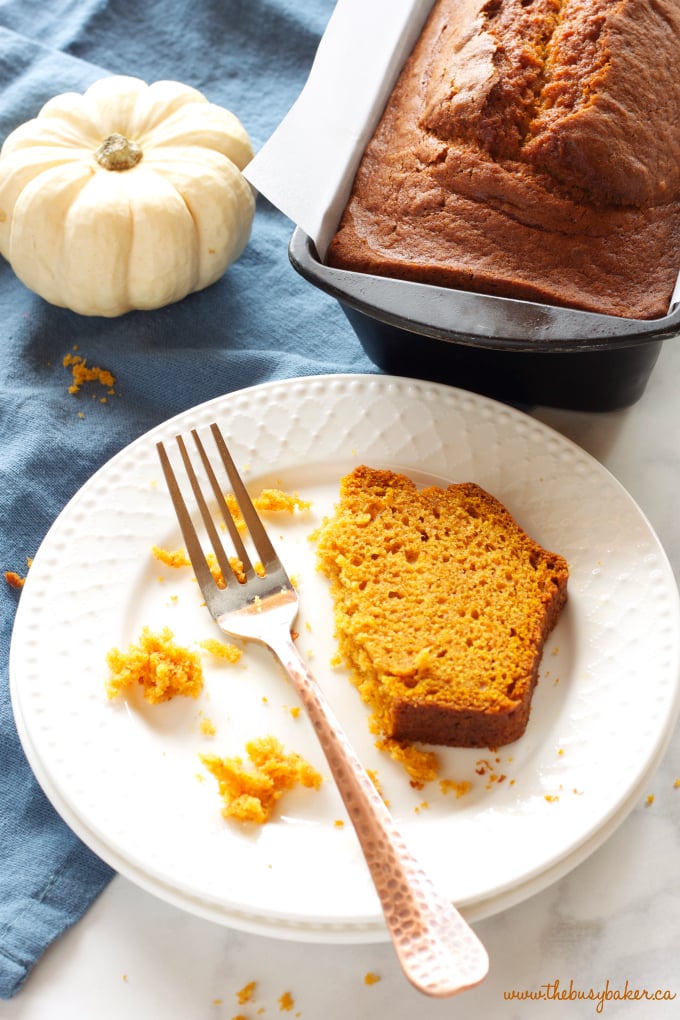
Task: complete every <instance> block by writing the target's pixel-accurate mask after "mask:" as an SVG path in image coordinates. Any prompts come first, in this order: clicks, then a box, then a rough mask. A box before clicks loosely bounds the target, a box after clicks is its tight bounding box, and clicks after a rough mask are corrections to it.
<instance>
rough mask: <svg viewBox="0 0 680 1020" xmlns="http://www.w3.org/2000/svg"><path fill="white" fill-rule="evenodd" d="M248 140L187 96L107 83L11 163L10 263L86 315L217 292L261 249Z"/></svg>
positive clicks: (201, 99) (41, 129)
mask: <svg viewBox="0 0 680 1020" xmlns="http://www.w3.org/2000/svg"><path fill="white" fill-rule="evenodd" d="M251 157H252V149H251V145H250V141H249V138H248V135H247V133H246V131H245V129H244V128H243V126H242V125H241V123H240V121H239V120H238V119H237V118H236V117H235V116H234V115H233V114H232V113H230V112H229V111H228V110H225V109H223V108H222V107H219V106H216V105H215V104H213V103H209V102H208V101H207V99H206V98H205V96H203V95H202V94H201V93H200V92H198V91H197V90H196V89H193V88H191V87H189V86H187V85H182V84H180V83H179V82H173V81H159V82H155V83H154V84H153V85H147V84H146V83H145V82H143V81H140V80H139V79H138V78H131V77H126V76H114V77H108V78H102V79H101V80H99V81H97V82H96V83H95V84H94V85H92V86H91V87H90V88H89V89H87V91H86V92H85V93H84V94H83V95H80V94H77V93H75V92H67V93H65V94H63V95H60V96H56V97H55V98H54V99H51V100H50V101H49V102H48V103H47V104H46V105H45V106H44V107H43V108H42V110H41V111H40V113H39V114H38V116H37V117H36V118H34V119H33V120H30V121H28V122H26V123H25V124H22V125H21V126H20V127H18V128H17V129H16V130H15V131H13V132H12V133H11V134H10V135H9V136H8V138H7V139H6V140H5V143H4V145H3V146H2V150H1V151H0V253H2V255H4V256H5V258H6V259H7V260H8V261H9V263H10V265H11V266H12V268H13V270H14V272H15V273H16V274H17V276H18V277H19V279H21V280H22V281H23V282H24V283H25V284H26V286H27V287H29V288H30V289H31V290H33V291H35V292H36V293H38V294H40V296H41V297H43V298H44V299H45V300H46V301H49V302H51V303H52V304H55V305H59V306H61V307H64V308H70V309H71V310H73V311H75V312H79V313H80V314H82V315H103V316H115V315H121V314H122V313H124V312H127V311H130V310H132V309H149V308H160V307H163V306H164V305H167V304H170V303H171V302H174V301H179V300H180V299H181V298H183V297H185V296H186V295H187V294H190V293H192V292H194V291H197V290H201V289H202V288H204V287H207V286H208V285H209V284H211V283H214V282H215V281H216V280H218V279H219V278H220V277H221V276H222V274H223V273H224V272H225V270H226V269H227V267H228V266H229V265H230V263H231V262H233V261H234V260H235V259H237V258H238V257H239V255H240V254H241V253H242V251H243V249H244V247H245V246H246V244H247V242H248V238H249V236H250V229H251V225H252V220H253V216H254V212H255V197H254V193H253V190H252V188H251V186H250V185H249V184H248V182H247V181H246V180H245V178H244V177H243V175H242V174H241V170H242V169H243V167H244V166H245V165H246V163H248V162H249V160H250V159H251Z"/></svg>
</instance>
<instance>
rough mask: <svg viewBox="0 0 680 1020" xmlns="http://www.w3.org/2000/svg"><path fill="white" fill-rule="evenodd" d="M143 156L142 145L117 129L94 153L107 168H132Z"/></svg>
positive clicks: (101, 164) (100, 163)
mask: <svg viewBox="0 0 680 1020" xmlns="http://www.w3.org/2000/svg"><path fill="white" fill-rule="evenodd" d="M142 156H143V153H142V149H141V146H139V145H137V142H133V141H132V140H131V139H130V138H126V137H125V135H120V134H118V132H117V131H114V133H113V134H111V135H109V136H108V138H105V139H104V141H103V142H102V144H101V145H100V146H99V148H98V149H97V151H96V152H95V154H94V158H95V159H96V160H97V162H98V163H99V165H100V166H103V167H104V169H105V170H131V169H132V167H133V166H137V164H138V163H139V161H140V159H141V158H142Z"/></svg>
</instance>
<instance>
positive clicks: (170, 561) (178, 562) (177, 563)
mask: <svg viewBox="0 0 680 1020" xmlns="http://www.w3.org/2000/svg"><path fill="white" fill-rule="evenodd" d="M151 552H152V553H153V555H154V556H155V557H156V559H157V560H160V562H161V563H164V564H165V565H166V567H190V566H191V560H190V559H189V557H188V556H187V554H186V552H185V551H184V549H175V550H174V551H172V550H169V549H161V548H160V547H159V546H157V545H153V546H151Z"/></svg>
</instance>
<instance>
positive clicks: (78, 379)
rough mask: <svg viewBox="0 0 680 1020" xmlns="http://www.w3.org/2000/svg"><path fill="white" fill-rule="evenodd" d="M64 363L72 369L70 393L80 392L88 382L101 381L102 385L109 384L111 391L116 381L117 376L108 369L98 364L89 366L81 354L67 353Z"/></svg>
mask: <svg viewBox="0 0 680 1020" xmlns="http://www.w3.org/2000/svg"><path fill="white" fill-rule="evenodd" d="M63 365H64V367H65V368H70V369H71V374H72V376H73V382H72V383H71V385H70V386H69V388H68V391H69V393H74V394H75V393H78V392H79V390H80V387H81V386H82V385H83V384H84V383H87V382H98V383H101V385H102V386H107V387H108V388H109V392H111V391H112V388H113V386H114V385H115V383H116V377H115V376H114V375H113V374H112V373H111V372H109V371H108V369H105V368H99V367H98V366H96V365H95V366H89V365H88V364H87V362H86V360H85V358H83V357H81V355H79V354H66V355H65V356H64V360H63ZM103 402H105V400H104V401H103Z"/></svg>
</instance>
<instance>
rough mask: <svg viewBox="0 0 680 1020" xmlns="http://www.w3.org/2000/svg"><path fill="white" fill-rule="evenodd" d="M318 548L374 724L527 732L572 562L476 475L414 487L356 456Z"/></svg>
mask: <svg viewBox="0 0 680 1020" xmlns="http://www.w3.org/2000/svg"><path fill="white" fill-rule="evenodd" d="M318 559H319V566H320V569H321V570H322V572H323V573H325V574H326V576H327V577H328V578H329V579H330V582H331V594H332V597H333V601H334V607H335V627H336V637H337V640H338V643H339V648H340V651H341V653H342V655H343V657H344V659H345V661H346V662H347V664H348V666H349V668H350V669H351V670H352V678H353V681H354V683H355V684H356V686H357V687H358V689H359V691H360V693H361V697H362V698H363V700H364V701H365V702H366V703H368V705H370V706H371V709H372V718H371V728H372V730H373V731H374V732H375V733H378V734H380V735H381V736H382V737H383V738H387V739H388V740H394V741H400V742H401V741H403V742H411V741H422V742H425V743H429V744H445V745H449V746H459V747H492V748H494V747H499V746H500V745H502V744H508V743H510V742H511V741H513V740H516V739H517V738H518V737H520V736H521V735H522V734H523V733H524V730H525V728H526V725H527V722H528V719H529V712H530V708H531V698H532V694H533V690H534V687H535V685H536V681H537V677H538V669H539V663H540V659H541V654H542V651H543V646H544V644H545V641H546V638H547V636H548V634H549V633H550V631H551V630H552V628H553V627H554V625H555V624H556V622H557V620H558V617H559V615H560V612H561V610H562V607H563V606H564V604H565V602H566V598H567V579H568V567H567V563H566V561H565V560H564V558H563V557H562V556H559V555H558V554H556V553H552V552H548V551H547V550H546V549H543V548H542V547H541V546H540V545H538V543H537V542H535V541H534V540H533V539H532V538H530V537H529V536H528V535H527V534H526V533H525V532H524V531H523V530H522V529H521V528H520V527H519V525H518V524H517V523H516V521H515V520H514V519H513V517H512V516H511V515H510V513H509V512H508V510H507V509H506V508H505V507H504V506H503V505H502V504H501V503H500V502H499V501H498V500H497V499H495V498H494V497H493V496H491V495H489V493H487V492H485V491H484V489H482V488H480V487H479V486H478V485H475V484H473V483H464V484H456V485H450V486H448V488H446V489H441V488H436V487H430V488H425V489H422V490H420V491H419V490H418V488H417V487H416V485H415V484H414V483H413V482H412V481H411V480H410V479H409V478H407V477H406V476H405V475H401V474H396V473H394V472H392V471H382V470H376V469H372V468H369V467H366V466H361V467H358V468H356V469H355V470H354V471H353V472H352V473H351V474H349V475H347V476H346V477H345V478H343V479H342V481H341V490H340V502H339V504H338V506H337V507H336V510H335V514H334V516H333V517H332V518H330V519H329V520H327V521H325V522H324V525H323V527H322V529H321V531H320V533H319V542H318Z"/></svg>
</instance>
